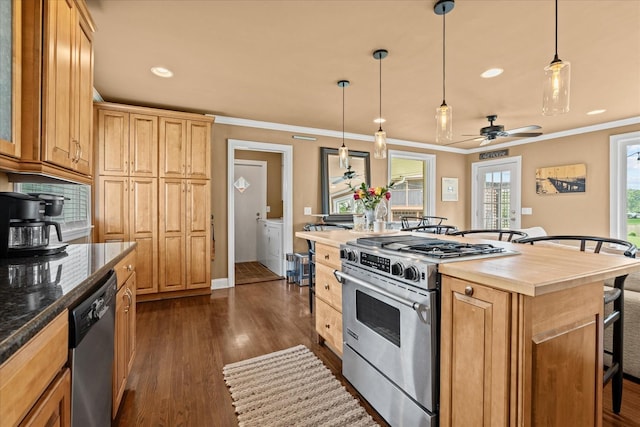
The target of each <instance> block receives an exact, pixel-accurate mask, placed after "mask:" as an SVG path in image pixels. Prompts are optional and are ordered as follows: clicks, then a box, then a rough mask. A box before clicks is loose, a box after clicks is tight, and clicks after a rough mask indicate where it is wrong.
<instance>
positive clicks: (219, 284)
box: [211, 277, 233, 289]
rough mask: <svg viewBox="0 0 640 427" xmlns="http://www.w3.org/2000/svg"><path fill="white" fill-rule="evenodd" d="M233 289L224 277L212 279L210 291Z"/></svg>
mask: <svg viewBox="0 0 640 427" xmlns="http://www.w3.org/2000/svg"><path fill="white" fill-rule="evenodd" d="M226 288H233V285H231V284H230V283H229V279H228V278H226V277H224V278H222V279H212V280H211V289H226Z"/></svg>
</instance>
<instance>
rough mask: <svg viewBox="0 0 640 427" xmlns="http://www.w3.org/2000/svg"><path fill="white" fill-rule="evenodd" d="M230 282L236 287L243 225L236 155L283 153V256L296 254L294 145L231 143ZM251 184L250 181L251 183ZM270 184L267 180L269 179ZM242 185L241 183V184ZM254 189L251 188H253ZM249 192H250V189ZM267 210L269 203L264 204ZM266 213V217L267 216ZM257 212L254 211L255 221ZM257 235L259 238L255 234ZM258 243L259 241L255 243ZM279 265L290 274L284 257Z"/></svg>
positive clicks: (228, 174) (228, 177) (235, 140)
mask: <svg viewBox="0 0 640 427" xmlns="http://www.w3.org/2000/svg"><path fill="white" fill-rule="evenodd" d="M227 147H228V150H227V236H228V238H227V241H228V244H227V282H228V286H235V285H236V278H235V264H236V240H235V229H236V223H240V220H239V219H238V217H237V215H236V209H235V207H236V204H235V199H236V192H237V190H236V186H234V183H235V182H236V180H237V179H236V177H235V173H234V169H235V162H236V160H238V159H236V155H237V151H238V150H246V151H258V152H266V153H280V154H281V156H282V168H281V175H282V254H283V255H284V254H287V253H291V252H293V209H292V197H293V196H292V190H291V189H292V186H293V147H292V146H290V145H282V144H270V143H264V142H256V141H244V140H237V139H229V140H227ZM247 181H248V180H247ZM265 181H266V179H265ZM240 184H241V183H239V185H240ZM249 188H250V187H249ZM247 191H248V189H247ZM263 206H265V208H266V202H265V203H264V204H263ZM265 213H266V212H263V213H262V214H261V215H262V218H264V217H265ZM255 214H256V212H252V215H253V219H252V221H253V222H256V219H255ZM254 236H255V235H254ZM254 241H255V240H254ZM279 262H280V263H281V264H282V268H281V271H286V260H285V257H284V256H282V257H281V259H280V260H279Z"/></svg>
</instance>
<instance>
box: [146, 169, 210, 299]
mask: <svg viewBox="0 0 640 427" xmlns="http://www.w3.org/2000/svg"><path fill="white" fill-rule="evenodd" d="M209 192H210V184H209V181H207V180H185V179H175V178H160V197H159V203H160V206H161V209H162V211H161V212H160V271H161V272H162V273H161V275H160V280H159V286H160V291H173V290H185V289H198V288H208V287H210V286H211V285H210V283H209V280H210V279H209V277H210V271H211V262H210V257H211V245H210V242H209V238H210V237H209V227H210V226H209V217H210V211H211V208H210V204H209V202H208V201H209V198H210V195H209Z"/></svg>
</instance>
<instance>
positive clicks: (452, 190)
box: [442, 178, 458, 202]
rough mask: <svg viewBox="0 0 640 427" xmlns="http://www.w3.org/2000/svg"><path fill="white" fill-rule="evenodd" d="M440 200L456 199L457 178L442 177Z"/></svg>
mask: <svg viewBox="0 0 640 427" xmlns="http://www.w3.org/2000/svg"><path fill="white" fill-rule="evenodd" d="M442 201H443V202H457V201H458V178H442Z"/></svg>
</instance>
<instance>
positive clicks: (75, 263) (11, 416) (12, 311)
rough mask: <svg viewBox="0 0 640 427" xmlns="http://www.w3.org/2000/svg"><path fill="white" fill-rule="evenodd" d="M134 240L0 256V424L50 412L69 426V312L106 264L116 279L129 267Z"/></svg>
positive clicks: (38, 419) (45, 417)
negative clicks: (26, 255)
mask: <svg viewBox="0 0 640 427" xmlns="http://www.w3.org/2000/svg"><path fill="white" fill-rule="evenodd" d="M135 247H136V243H130V242H125V243H99V244H79V245H69V246H68V247H67V249H66V251H65V252H63V253H60V254H57V255H53V256H48V257H32V258H9V259H2V260H0V426H2V427H4V426H13V425H16V424H17V423H18V422H19V421H20V420H23V422H26V421H25V420H28V422H29V423H34V424H33V425H44V424H47V425H48V422H49V421H51V420H52V419H54V418H55V419H56V420H57V423H58V425H69V413H68V410H69V400H70V398H69V392H70V373H69V369H68V368H67V367H66V365H67V357H68V352H69V348H68V337H69V326H68V324H69V322H68V317H69V311H70V309H71V308H73V307H74V306H75V305H76V304H78V303H79V302H80V301H82V299H83V298H86V297H87V296H88V294H89V293H90V292H91V291H92V290H93V288H95V286H96V285H98V284H99V283H100V281H101V279H102V278H103V277H105V276H106V275H107V273H108V272H109V271H110V270H111V269H116V273H117V274H118V286H121V282H122V281H123V280H126V278H127V277H128V276H129V275H132V274H133V270H134V267H135ZM120 269H122V270H123V271H118V270H120ZM121 273H124V274H121ZM131 312H132V313H135V310H131ZM116 336H117V335H116ZM116 339H117V338H116ZM36 401H37V403H36ZM27 412H28V414H27Z"/></svg>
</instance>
